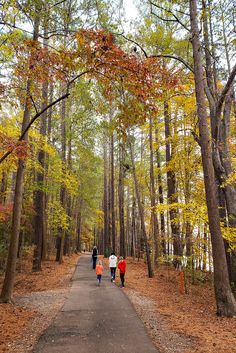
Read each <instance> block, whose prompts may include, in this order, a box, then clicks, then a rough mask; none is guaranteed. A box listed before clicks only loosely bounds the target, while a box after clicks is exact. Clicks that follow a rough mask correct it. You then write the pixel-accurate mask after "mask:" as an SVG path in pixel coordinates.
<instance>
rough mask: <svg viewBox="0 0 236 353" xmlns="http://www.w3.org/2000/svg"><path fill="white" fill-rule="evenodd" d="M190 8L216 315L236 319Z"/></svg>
mask: <svg viewBox="0 0 236 353" xmlns="http://www.w3.org/2000/svg"><path fill="white" fill-rule="evenodd" d="M189 5H190V19H191V32H192V45H193V59H194V78H195V88H196V100H197V114H198V119H199V132H200V145H201V155H202V164H203V173H204V183H205V192H206V201H207V210H208V220H209V228H210V232H211V242H212V253H213V264H214V289H215V297H216V305H217V314H218V315H220V316H233V315H236V303H235V299H234V297H233V294H232V291H231V288H230V284H229V277H228V271H227V263H226V257H225V251H224V243H223V238H222V235H221V229H220V217H219V210H218V202H217V190H216V185H215V176H214V168H213V161H212V149H211V139H210V133H209V127H208V121H207V120H208V115H207V111H206V107H205V95H204V76H203V65H202V58H201V44H200V39H199V29H198V20H197V18H198V13H197V5H196V0H190V2H189Z"/></svg>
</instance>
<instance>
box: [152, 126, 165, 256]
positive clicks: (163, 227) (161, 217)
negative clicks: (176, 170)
mask: <svg viewBox="0 0 236 353" xmlns="http://www.w3.org/2000/svg"><path fill="white" fill-rule="evenodd" d="M155 136H156V144H157V150H156V163H157V168H158V175H157V180H158V192H159V203H160V205H163V204H164V194H163V182H162V177H161V156H160V152H159V143H158V142H159V139H158V131H157V129H156V130H155ZM160 219H161V246H162V249H161V250H162V252H163V254H164V255H166V240H165V215H164V211H162V212H160Z"/></svg>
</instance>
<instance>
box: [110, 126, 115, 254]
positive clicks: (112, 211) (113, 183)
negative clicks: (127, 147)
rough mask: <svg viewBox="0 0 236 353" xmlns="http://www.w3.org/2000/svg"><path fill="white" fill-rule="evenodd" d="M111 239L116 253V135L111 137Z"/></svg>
mask: <svg viewBox="0 0 236 353" xmlns="http://www.w3.org/2000/svg"><path fill="white" fill-rule="evenodd" d="M110 142H111V234H112V236H111V238H112V249H113V251H114V252H116V219H115V176H114V134H113V133H112V135H111V141H110Z"/></svg>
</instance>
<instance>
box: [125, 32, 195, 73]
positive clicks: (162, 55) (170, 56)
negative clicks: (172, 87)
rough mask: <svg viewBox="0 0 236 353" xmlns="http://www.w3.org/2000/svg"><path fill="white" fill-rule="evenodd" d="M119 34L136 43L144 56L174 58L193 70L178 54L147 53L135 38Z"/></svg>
mask: <svg viewBox="0 0 236 353" xmlns="http://www.w3.org/2000/svg"><path fill="white" fill-rule="evenodd" d="M118 35H119V36H122V37H123V38H124V39H126V40H128V41H129V42H131V43H134V44H136V45H137V46H138V47H139V48H140V49H141V50H142V52H143V54H144V55H145V57H146V58H170V59H174V60H177V61H180V62H181V63H182V64H184V66H185V67H186V68H187V69H188V70H190V71H191V72H194V71H193V68H192V67H191V66H190V65H189V64H188V63H187V62H186V61H185V60H184V59H182V58H181V57H179V56H174V55H168V54H157V55H150V56H149V55H148V54H147V52H146V50H145V49H144V48H143V47H142V46H141V45H140V44H139V43H138V42H136V41H135V40H133V39H130V38H127V37H126V36H124V35H123V34H122V33H120V34H118Z"/></svg>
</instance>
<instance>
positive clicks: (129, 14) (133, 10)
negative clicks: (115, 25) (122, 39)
mask: <svg viewBox="0 0 236 353" xmlns="http://www.w3.org/2000/svg"><path fill="white" fill-rule="evenodd" d="M123 7H124V12H125V18H124V22H125V23H124V24H123V26H124V30H125V31H127V32H132V22H134V21H135V20H137V18H138V16H139V13H138V10H137V7H136V6H135V4H134V0H123Z"/></svg>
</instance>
